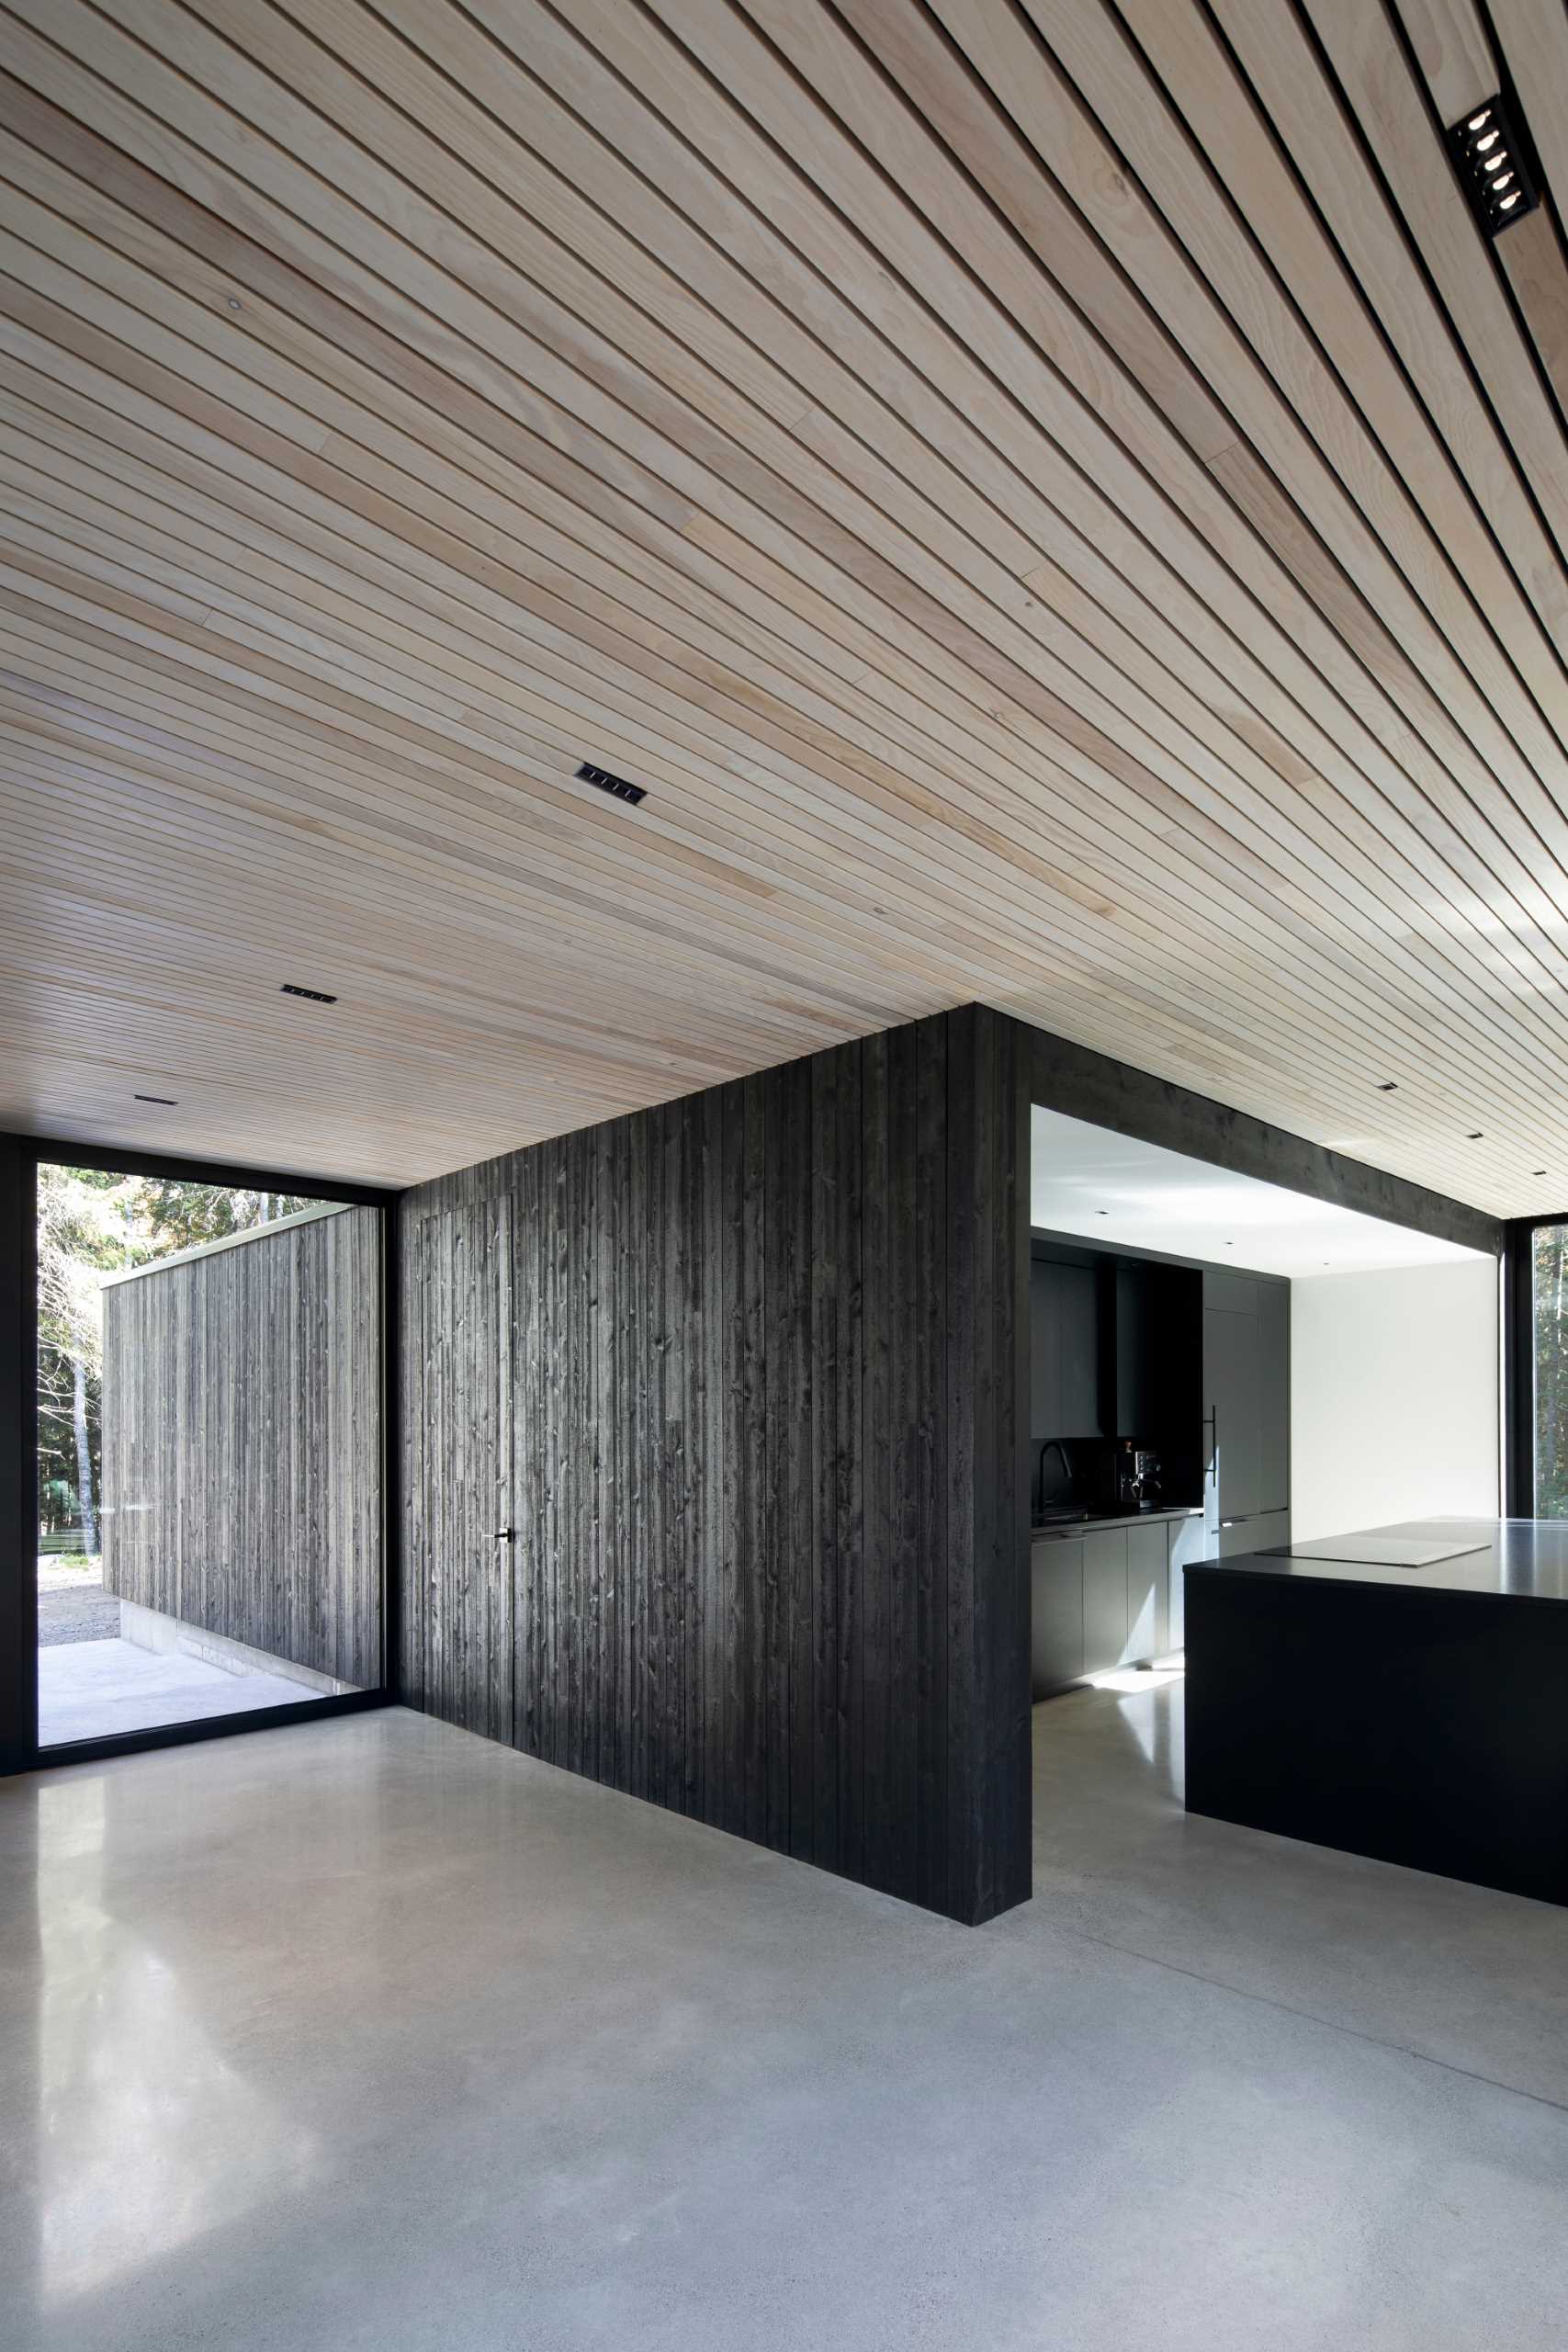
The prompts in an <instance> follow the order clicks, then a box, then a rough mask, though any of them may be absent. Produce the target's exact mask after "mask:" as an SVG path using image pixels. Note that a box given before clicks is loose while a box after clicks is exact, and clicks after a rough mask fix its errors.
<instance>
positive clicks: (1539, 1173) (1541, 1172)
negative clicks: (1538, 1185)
mask: <svg viewBox="0 0 1568 2352" xmlns="http://www.w3.org/2000/svg"><path fill="white" fill-rule="evenodd" d="M1545 1173H1546V1170H1545V1169H1544V1168H1532V1169H1531V1170H1530V1174H1531V1175H1532V1176H1544V1175H1545Z"/></svg>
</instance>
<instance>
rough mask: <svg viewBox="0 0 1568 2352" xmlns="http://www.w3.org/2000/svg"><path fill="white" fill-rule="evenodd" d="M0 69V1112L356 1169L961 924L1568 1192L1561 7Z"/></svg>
mask: <svg viewBox="0 0 1568 2352" xmlns="http://www.w3.org/2000/svg"><path fill="white" fill-rule="evenodd" d="M0 68H3V69H4V70H3V72H0V241H3V243H0V272H3V277H0V314H3V322H4V323H3V326H0V333H3V335H4V353H5V366H4V369H3V371H0V796H3V800H4V813H3V818H0V822H3V823H4V825H5V828H6V842H7V847H6V855H5V859H4V875H3V877H0V889H3V892H4V900H3V906H0V990H3V1000H0V1020H3V1024H4V1025H3V1034H0V1120H4V1122H5V1123H6V1124H11V1125H22V1126H27V1127H30V1128H32V1129H34V1130H41V1131H45V1132H52V1133H56V1134H61V1135H63V1136H80V1137H92V1138H96V1139H102V1140H109V1141H115V1142H124V1143H128V1144H130V1143H140V1144H142V1145H144V1146H149V1147H157V1148H168V1149H174V1150H196V1151H200V1152H204V1153H208V1154H211V1155H214V1156H219V1155H221V1156H225V1157H232V1158H236V1159H244V1160H248V1161H254V1162H265V1163H270V1164H275V1165H282V1166H288V1167H295V1168H299V1169H300V1170H310V1171H313V1172H315V1173H318V1174H325V1173H328V1172H333V1173H337V1174H340V1175H344V1176H357V1177H366V1178H373V1179H384V1180H387V1181H389V1182H412V1181H414V1180H417V1179H419V1178H422V1177H424V1176H427V1175H430V1174H432V1173H434V1172H436V1171H438V1170H444V1169H446V1168H450V1167H453V1166H456V1165H459V1164H463V1163H466V1162H468V1161H471V1160H474V1159H479V1158H482V1157H485V1156H487V1155H489V1154H491V1153H492V1152H495V1151H499V1150H502V1149H504V1148H509V1147H511V1146H513V1145H517V1144H521V1143H525V1142H527V1141H529V1140H531V1139H533V1138H535V1137H537V1136H543V1135H546V1134H549V1133H553V1132H558V1131H560V1130H562V1129H565V1128H568V1127H572V1126H577V1125H582V1124H585V1123H587V1122H589V1121H591V1120H593V1119H596V1118H600V1117H604V1116H606V1115H608V1114H612V1113H615V1112H616V1111H620V1110H626V1109H629V1108H632V1107H635V1106H637V1105H639V1104H642V1103H649V1102H650V1101H654V1100H657V1099H660V1098H662V1097H667V1096H670V1095H674V1094H679V1093H683V1092H686V1091H690V1090H692V1089H694V1088H696V1087H699V1086H702V1085H705V1084H707V1083H710V1082H712V1081H714V1080H718V1079H721V1078H724V1077H728V1076H730V1075H733V1074H735V1073H738V1072H740V1071H744V1070H747V1069H756V1068H760V1067H762V1066H765V1065H767V1064H770V1063H773V1062H777V1061H780V1060H783V1059H784V1058H786V1057H791V1056H793V1055H796V1054H800V1053H805V1052H808V1051H810V1050H812V1049H814V1048H815V1047H817V1046H821V1045H823V1044H826V1043H829V1042H830V1041H832V1040H835V1039H839V1038H843V1037H847V1036H850V1035H857V1034H859V1033H862V1032H863V1031H866V1030H870V1029H874V1028H877V1027H880V1026H882V1025H884V1024H886V1023H890V1022H895V1021H898V1020H901V1019H906V1018H909V1017H912V1016H914V1015H917V1014H919V1013H923V1012H930V1011H931V1010H934V1009H937V1008H939V1007H942V1006H945V1005H950V1004H953V1003H958V1002H963V1001H967V1000H969V999H971V998H976V997H978V998H981V999H983V1000H985V1001H989V1002H991V1003H994V1004H998V1005H1001V1006H1004V1007H1007V1008H1010V1009H1012V1010H1016V1011H1018V1012H1021V1013H1023V1014H1025V1015H1027V1016H1028V1017H1029V1018H1031V1019H1032V1020H1035V1021H1038V1022H1039V1023H1043V1025H1045V1026H1047V1027H1049V1028H1053V1029H1056V1030H1059V1031H1061V1032H1063V1033H1065V1034H1066V1035H1068V1036H1069V1037H1072V1038H1074V1039H1077V1040H1078V1041H1079V1042H1081V1043H1083V1044H1086V1045H1089V1046H1097V1047H1100V1048H1101V1049H1103V1050H1104V1051H1107V1052H1109V1053H1112V1054H1115V1055H1118V1056H1121V1057H1123V1058H1125V1059H1127V1060H1130V1061H1133V1062H1134V1063H1137V1064H1138V1065H1140V1066H1141V1067H1143V1068H1145V1069H1150V1070H1153V1071H1155V1072H1156V1073H1158V1074H1159V1075H1161V1076H1164V1077H1167V1078H1170V1079H1174V1080H1180V1081H1182V1082H1183V1083H1185V1084H1188V1085H1190V1086H1194V1087H1197V1088H1200V1089H1201V1090H1202V1091H1205V1092H1207V1093H1211V1094H1214V1095H1217V1096H1219V1097H1220V1098H1222V1099H1223V1100H1224V1101H1225V1102H1227V1103H1233V1104H1235V1105H1237V1106H1238V1107H1240V1108H1243V1109H1245V1110H1247V1111H1251V1112H1254V1113H1256V1114H1259V1115H1261V1116H1263V1117H1266V1118H1269V1119H1271V1120H1274V1121H1276V1122H1278V1123H1279V1124H1280V1125H1283V1126H1286V1127H1289V1128H1292V1129H1294V1130H1295V1131H1297V1132H1298V1133H1301V1134H1303V1135H1306V1136H1312V1137H1314V1138H1316V1139H1318V1140H1320V1141H1323V1142H1327V1143H1331V1144H1333V1145H1335V1146H1337V1147H1338V1148H1341V1149H1344V1150H1348V1151H1350V1152H1352V1153H1356V1154H1359V1156H1361V1157H1363V1158H1365V1159H1371V1160H1372V1161H1374V1162H1376V1163H1377V1164H1378V1165H1380V1166H1382V1167H1385V1168H1388V1169H1391V1170H1395V1171H1397V1172H1398V1173H1400V1174H1402V1175H1404V1176H1408V1177H1412V1178H1415V1179H1416V1180H1417V1181H1419V1182H1425V1183H1427V1184H1431V1185H1435V1186H1437V1187H1438V1189H1440V1190H1442V1191H1445V1192H1448V1193H1453V1194H1455V1195H1457V1196H1459V1197H1460V1198H1461V1199H1464V1200H1468V1201H1472V1202H1474V1203H1477V1204H1480V1205H1483V1206H1484V1207H1486V1208H1488V1209H1491V1210H1494V1211H1498V1212H1505V1213H1512V1214H1518V1213H1523V1212H1526V1211H1529V1210H1531V1209H1547V1208H1555V1207H1559V1206H1561V1205H1562V1204H1563V1202H1564V1200H1565V1199H1568V1028H1565V1024H1564V1020H1563V1002H1564V999H1563V981H1564V977H1565V973H1568V781H1565V779H1568V769H1565V764H1564V744H1565V742H1568V695H1565V675H1564V656H1565V654H1568V571H1565V567H1564V550H1565V549H1568V463H1565V462H1564V460H1565V457H1568V449H1565V444H1564V431H1563V416H1562V409H1561V408H1560V406H1559V401H1560V400H1563V399H1564V398H1568V266H1565V263H1564V248H1563V243H1562V229H1561V223H1560V221H1559V219H1558V216H1557V212H1556V210H1555V209H1554V207H1553V205H1552V203H1551V195H1550V191H1551V187H1553V186H1554V185H1555V186H1556V187H1558V188H1559V189H1561V190H1563V191H1568V20H1565V18H1564V15H1563V11H1562V8H1561V7H1559V6H1556V5H1551V6H1548V5H1546V0H1493V6H1492V14H1491V17H1490V18H1489V19H1486V20H1483V17H1482V15H1481V14H1480V13H1479V11H1478V10H1477V8H1476V7H1475V6H1473V5H1472V0H1399V6H1398V8H1397V11H1396V10H1395V8H1394V7H1393V6H1387V7H1384V6H1381V5H1379V0H1301V5H1297V6H1292V5H1287V0H1213V5H1212V6H1199V5H1195V0H1121V5H1120V6H1111V5H1109V0H1027V5H1023V6H1021V5H1015V0H932V5H931V6H922V5H919V0H840V5H839V6H836V7H829V6H817V5H814V4H813V0H748V5H746V6H730V5H728V0H649V5H648V6H641V5H636V0H570V6H566V5H563V6H561V7H560V8H559V9H552V8H550V7H547V6H535V5H530V0H468V5H466V6H463V7H460V8H459V7H457V6H445V5H442V0H377V4H376V6H358V5H355V0H291V5H289V6H287V7H275V6H268V5H265V0H194V5H192V6H179V5H176V0H102V5H100V6H89V5H87V0H12V5H11V6H9V8H7V9H6V10H5V11H4V12H0ZM1505 73H1506V74H1511V76H1512V78H1513V81H1514V82H1515V83H1516V84H1517V87H1518V89H1519V90H1520V91H1521V92H1522V93H1523V94H1524V99H1525V104H1526V107H1527V110H1528V118H1529V129H1530V130H1531V132H1532V134H1533V138H1534V141H1535V143H1536V146H1537V148H1538V149H1539V153H1540V164H1541V168H1542V172H1543V175H1544V179H1545V183H1546V186H1547V189H1548V197H1547V199H1546V201H1544V202H1543V203H1542V205H1541V207H1540V209H1539V210H1538V211H1535V212H1533V213H1531V214H1530V215H1529V218H1528V219H1525V220H1521V221H1519V222H1517V224H1515V225H1514V226H1512V227H1510V228H1509V229H1508V230H1507V231H1506V233H1505V234H1504V235H1503V236H1502V237H1501V238H1500V239H1499V240H1498V241H1497V243H1495V245H1491V244H1488V243H1486V242H1485V240H1484V239H1483V236H1482V235H1481V233H1480V232H1479V231H1478V229H1477V228H1476V226H1475V224H1474V222H1473V220H1472V217H1471V215H1470V212H1469V210H1468V208H1467V206H1466V203H1465V200H1464V198H1463V196H1462V194H1461V189H1460V187H1459V183H1458V181H1457V180H1456V178H1455V176H1454V174H1453V172H1452V170H1451V169H1450V164H1449V163H1448V160H1447V155H1446V150H1445V146H1444V142H1443V137H1442V127H1443V125H1444V124H1445V123H1447V122H1450V121H1452V120H1454V119H1456V118H1458V117H1459V116H1461V115H1462V114H1463V113H1464V112H1466V111H1467V110H1469V109H1470V108H1471V107H1473V106H1474V104H1475V103H1476V102H1477V101H1479V100H1480V99H1482V98H1484V97H1486V96H1490V95H1491V94H1492V92H1493V91H1494V90H1495V89H1496V88H1497V87H1498V85H1499V84H1500V82H1501V81H1502V80H1503V79H1504V75H1505ZM584 759H587V760H590V761H593V762H596V763H600V764H602V765H603V766H604V767H607V768H609V769H612V770H615V771H616V772H618V773H620V774H622V775H627V776H630V777H632V778H633V779H635V780H636V781H637V782H638V783H640V784H642V785H644V786H647V789H648V796H649V797H648V798H647V799H646V801H645V802H644V803H643V804H642V805H641V807H640V808H637V809H627V808H626V807H624V806H622V805H620V804H618V803H615V802H614V801H611V800H609V799H606V798H605V797H603V796H602V795H601V794H599V793H597V792H596V791H594V790H593V789H592V786H587V785H584V784H581V783H579V782H577V781H576V780H575V776H574V771H575V769H576V768H577V765H578V763H579V762H580V761H581V760H584ZM284 980H292V981H296V982H299V983H302V984H304V985H306V986H309V987H313V988H318V989H326V990H330V991H333V992H335V993H336V994H337V995H338V997H339V999H340V1001H339V1002H338V1003H337V1004H336V1005H335V1006H333V1007H331V1008H328V1007H323V1006H317V1005H312V1004H309V1003H304V1002H301V1001H298V1000H296V999H292V998H288V997H284V996H282V995H280V994H279V992H278V991H279V984H280V982H282V981H284ZM1389 1080H1393V1081H1394V1083H1395V1085H1396V1087H1397V1091H1394V1092H1386V1091H1380V1090H1381V1089H1382V1087H1383V1086H1384V1084H1385V1082H1386V1081H1389ZM141 1092H150V1093H154V1094H162V1095H170V1096H175V1097H176V1098H177V1099H178V1106H177V1108H174V1109H159V1108H155V1107H150V1106H143V1105H141V1104H139V1103H135V1102H133V1101H132V1100H131V1098H132V1096H133V1095H134V1094H136V1093H141ZM1475 1131H1479V1135H1478V1136H1477V1135H1476V1132H1475ZM1537 1170H1544V1173H1540V1174H1538V1173H1536V1172H1534V1171H1537Z"/></svg>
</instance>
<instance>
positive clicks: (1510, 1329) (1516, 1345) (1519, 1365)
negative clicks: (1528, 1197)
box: [1503, 1209, 1568, 1519]
mask: <svg viewBox="0 0 1568 2352" xmlns="http://www.w3.org/2000/svg"><path fill="white" fill-rule="evenodd" d="M1543 1225H1565V1226H1568V1209H1556V1210H1552V1211H1550V1212H1548V1213H1546V1214H1544V1215H1542V1216H1520V1217H1512V1218H1510V1219H1509V1221H1508V1224H1507V1227H1506V1231H1505V1238H1504V1243H1503V1464H1504V1469H1503V1507H1504V1509H1505V1510H1506V1512H1507V1514H1508V1516H1509V1518H1510V1519H1533V1518H1534V1517H1535V1298H1534V1287H1535V1283H1534V1276H1535V1237H1536V1234H1537V1233H1538V1232H1539V1230H1540V1227H1542V1226H1543Z"/></svg>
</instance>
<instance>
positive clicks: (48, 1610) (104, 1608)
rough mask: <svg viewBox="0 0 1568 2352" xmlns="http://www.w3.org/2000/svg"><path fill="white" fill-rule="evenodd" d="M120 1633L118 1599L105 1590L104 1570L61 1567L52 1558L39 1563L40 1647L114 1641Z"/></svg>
mask: <svg viewBox="0 0 1568 2352" xmlns="http://www.w3.org/2000/svg"><path fill="white" fill-rule="evenodd" d="M118 1634H119V1600H118V1596H117V1595H116V1594H114V1593H112V1592H106V1591H105V1590H104V1582H103V1572H102V1570H101V1569H100V1568H97V1567H94V1568H92V1569H90V1570H88V1569H82V1568H62V1567H61V1566H59V1564H58V1562H57V1561H55V1560H53V1559H49V1558H43V1559H40V1560H39V1564H38V1641H39V1649H40V1650H47V1649H52V1648H53V1647H54V1645H56V1643H59V1642H112V1641H114V1640H115V1639H116V1638H117V1637H118Z"/></svg>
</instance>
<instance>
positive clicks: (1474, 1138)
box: [1465, 1127, 1486, 1143]
mask: <svg viewBox="0 0 1568 2352" xmlns="http://www.w3.org/2000/svg"><path fill="white" fill-rule="evenodd" d="M1485 1133H1486V1130H1485V1128H1484V1127H1475V1128H1472V1131H1471V1133H1470V1134H1469V1135H1467V1136H1466V1137H1465V1141H1466V1143H1480V1142H1481V1141H1482V1139H1483V1136H1485Z"/></svg>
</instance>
